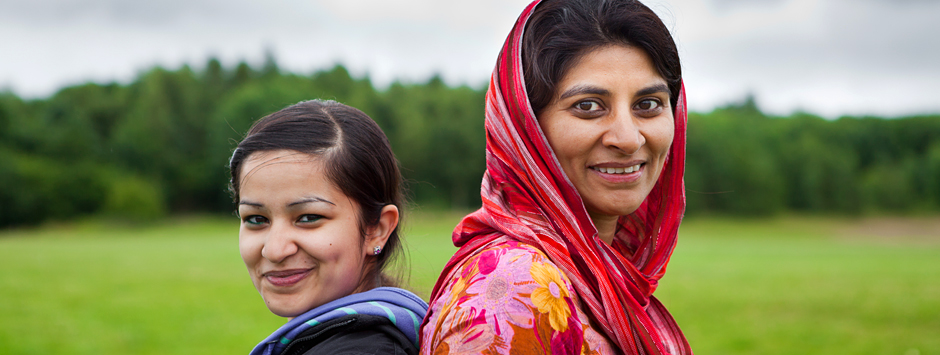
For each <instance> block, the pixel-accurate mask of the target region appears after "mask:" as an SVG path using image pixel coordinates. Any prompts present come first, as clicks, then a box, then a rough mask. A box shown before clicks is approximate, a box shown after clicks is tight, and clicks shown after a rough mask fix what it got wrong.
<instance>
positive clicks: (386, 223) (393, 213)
mask: <svg viewBox="0 0 940 355" xmlns="http://www.w3.org/2000/svg"><path fill="white" fill-rule="evenodd" d="M398 217H399V214H398V206H395V205H386V206H385V207H382V213H381V215H379V223H377V224H376V225H374V226H372V227H371V228H370V229H369V230H368V234H367V235H366V242H365V243H363V245H362V247H363V252H364V253H365V254H366V255H374V252H373V251H374V248H375V247H380V248H382V249H385V242H387V241H388V237H389V236H390V235H392V231H394V230H395V227H398Z"/></svg>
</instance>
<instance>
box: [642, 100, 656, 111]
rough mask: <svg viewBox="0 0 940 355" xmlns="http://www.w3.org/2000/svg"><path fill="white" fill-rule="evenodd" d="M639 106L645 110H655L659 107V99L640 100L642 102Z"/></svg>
mask: <svg viewBox="0 0 940 355" xmlns="http://www.w3.org/2000/svg"><path fill="white" fill-rule="evenodd" d="M637 108H639V109H641V110H644V111H648V110H655V109H657V108H659V101H656V100H643V101H640V103H639V104H638V105H637Z"/></svg>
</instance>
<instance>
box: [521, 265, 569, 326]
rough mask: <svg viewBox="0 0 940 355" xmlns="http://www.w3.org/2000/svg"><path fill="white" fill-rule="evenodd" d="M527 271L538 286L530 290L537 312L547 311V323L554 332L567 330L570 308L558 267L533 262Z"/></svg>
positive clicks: (566, 291)
mask: <svg viewBox="0 0 940 355" xmlns="http://www.w3.org/2000/svg"><path fill="white" fill-rule="evenodd" d="M529 273H531V274H532V278H533V279H534V280H535V282H537V283H538V284H539V286H540V287H538V288H536V289H535V290H534V291H532V296H531V299H532V304H533V305H535V306H536V307H538V308H539V312H542V313H548V320H549V323H550V324H551V326H552V329H554V330H555V331H556V332H564V331H566V330H568V317H569V316H571V309H569V308H568V303H567V302H566V301H565V299H566V298H568V297H569V295H568V290H567V289H565V287H564V284H565V283H564V281H562V278H561V275H560V274H558V269H556V268H554V267H552V266H551V265H548V264H544V263H540V262H533V263H532V268H531V269H529Z"/></svg>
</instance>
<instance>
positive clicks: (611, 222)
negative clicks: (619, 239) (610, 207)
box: [588, 212, 620, 245]
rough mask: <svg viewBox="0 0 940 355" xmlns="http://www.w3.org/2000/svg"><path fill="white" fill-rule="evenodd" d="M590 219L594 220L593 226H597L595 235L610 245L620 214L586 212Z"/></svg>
mask: <svg viewBox="0 0 940 355" xmlns="http://www.w3.org/2000/svg"><path fill="white" fill-rule="evenodd" d="M588 215H590V216H591V221H592V222H594V228H597V237H598V238H601V240H603V241H604V243H607V245H610V244H611V243H613V242H614V232H616V231H617V219H618V218H620V216H611V215H601V214H595V213H590V212H588Z"/></svg>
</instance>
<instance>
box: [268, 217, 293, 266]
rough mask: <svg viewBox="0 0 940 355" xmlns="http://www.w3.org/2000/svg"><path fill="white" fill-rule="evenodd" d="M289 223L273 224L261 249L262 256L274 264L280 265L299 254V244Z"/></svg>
mask: <svg viewBox="0 0 940 355" xmlns="http://www.w3.org/2000/svg"><path fill="white" fill-rule="evenodd" d="M291 227H292V226H291V225H290V224H289V223H272V224H271V227H270V228H269V229H268V233H267V236H266V238H265V240H264V246H263V247H262V248H261V256H263V257H264V258H265V259H268V261H270V262H272V263H275V264H277V263H280V262H282V261H284V259H287V258H288V257H289V256H291V255H294V254H296V253H297V249H298V247H297V242H296V240H295V238H294V236H293V233H292V230H291V229H292V228H291Z"/></svg>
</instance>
